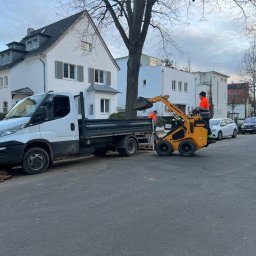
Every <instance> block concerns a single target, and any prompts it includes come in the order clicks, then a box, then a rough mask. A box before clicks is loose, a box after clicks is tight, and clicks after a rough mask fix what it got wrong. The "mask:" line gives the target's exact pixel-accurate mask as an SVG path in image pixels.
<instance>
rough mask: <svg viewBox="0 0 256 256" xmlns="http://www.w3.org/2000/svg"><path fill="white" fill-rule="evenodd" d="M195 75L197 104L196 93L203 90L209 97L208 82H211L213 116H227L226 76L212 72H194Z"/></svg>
mask: <svg viewBox="0 0 256 256" xmlns="http://www.w3.org/2000/svg"><path fill="white" fill-rule="evenodd" d="M195 75H196V78H197V88H196V98H197V104H199V101H200V99H199V96H198V94H199V93H200V92H201V91H205V92H206V93H207V97H209V90H210V84H212V98H213V104H214V118H218V117H227V78H226V77H224V76H221V75H218V74H216V73H213V72H207V73H201V72H196V73H195ZM200 76H201V78H200Z"/></svg>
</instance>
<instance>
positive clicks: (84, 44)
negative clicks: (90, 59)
mask: <svg viewBox="0 0 256 256" xmlns="http://www.w3.org/2000/svg"><path fill="white" fill-rule="evenodd" d="M81 49H82V50H84V51H87V52H91V51H92V44H90V43H88V42H84V41H81Z"/></svg>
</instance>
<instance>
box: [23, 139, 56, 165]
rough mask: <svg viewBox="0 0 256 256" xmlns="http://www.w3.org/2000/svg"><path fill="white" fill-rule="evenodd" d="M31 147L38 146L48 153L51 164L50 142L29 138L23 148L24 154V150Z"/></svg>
mask: <svg viewBox="0 0 256 256" xmlns="http://www.w3.org/2000/svg"><path fill="white" fill-rule="evenodd" d="M33 147H38V148H42V149H44V150H45V151H46V152H47V153H48V155H49V159H50V165H52V164H53V152H52V147H51V144H50V143H49V142H48V141H47V140H31V141H29V142H28V143H26V147H25V149H24V154H25V153H26V151H27V150H28V149H30V148H33Z"/></svg>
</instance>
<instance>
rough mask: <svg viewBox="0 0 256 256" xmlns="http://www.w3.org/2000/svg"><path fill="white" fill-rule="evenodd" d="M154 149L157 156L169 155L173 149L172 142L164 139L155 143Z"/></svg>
mask: <svg viewBox="0 0 256 256" xmlns="http://www.w3.org/2000/svg"><path fill="white" fill-rule="evenodd" d="M155 150H156V152H157V154H158V155H159V156H170V155H171V154H172V153H173V151H174V150H173V146H172V144H171V143H170V142H169V141H166V140H162V141H160V142H159V143H157V144H156V147H155Z"/></svg>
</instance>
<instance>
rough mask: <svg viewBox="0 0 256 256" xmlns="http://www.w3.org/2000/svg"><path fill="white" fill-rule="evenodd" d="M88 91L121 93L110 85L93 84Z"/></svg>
mask: <svg viewBox="0 0 256 256" xmlns="http://www.w3.org/2000/svg"><path fill="white" fill-rule="evenodd" d="M86 91H88V92H90V91H95V92H105V93H113V94H117V93H120V92H119V91H117V90H115V89H113V88H112V87H110V86H109V85H103V84H91V85H90V86H89V87H88V89H87V90H86Z"/></svg>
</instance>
